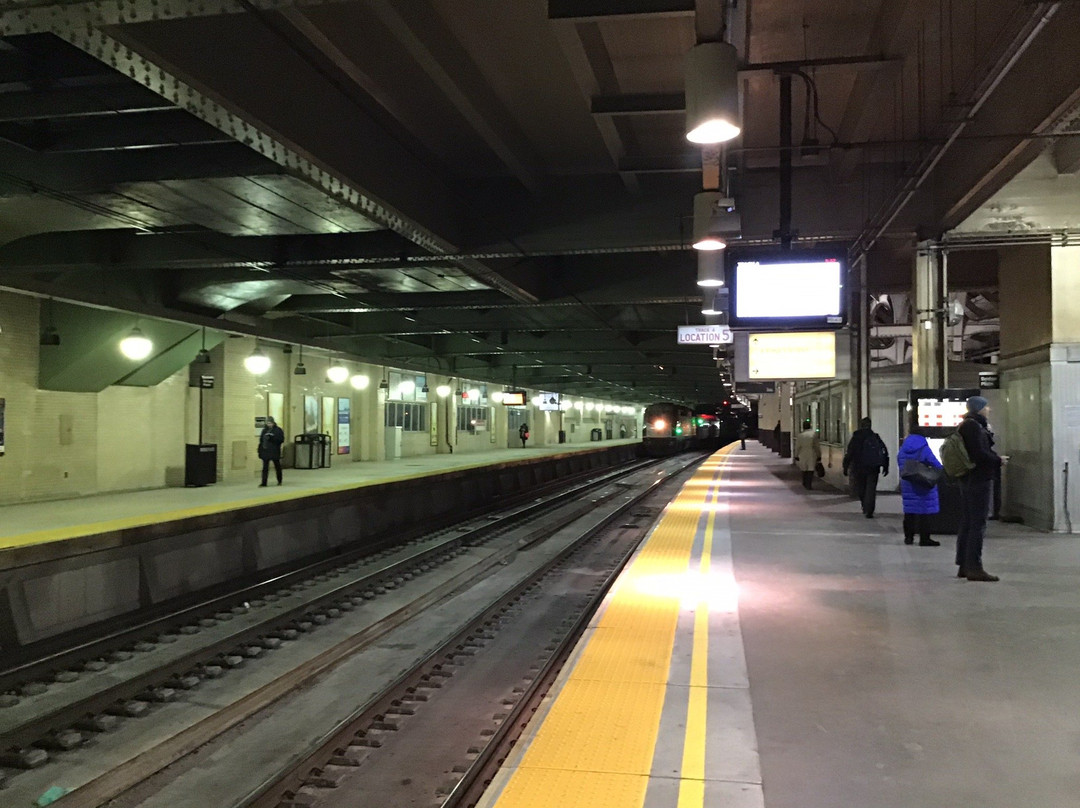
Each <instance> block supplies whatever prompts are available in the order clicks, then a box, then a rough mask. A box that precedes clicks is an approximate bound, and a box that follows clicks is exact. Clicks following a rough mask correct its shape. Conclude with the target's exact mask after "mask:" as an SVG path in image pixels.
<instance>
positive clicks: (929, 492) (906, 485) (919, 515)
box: [896, 418, 941, 547]
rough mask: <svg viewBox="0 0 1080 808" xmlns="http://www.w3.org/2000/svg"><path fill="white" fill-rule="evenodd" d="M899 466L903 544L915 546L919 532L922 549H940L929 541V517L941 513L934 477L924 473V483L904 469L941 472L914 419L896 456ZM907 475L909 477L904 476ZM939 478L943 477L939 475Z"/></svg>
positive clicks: (939, 464)
mask: <svg viewBox="0 0 1080 808" xmlns="http://www.w3.org/2000/svg"><path fill="white" fill-rule="evenodd" d="M896 463H897V465H898V466H899V467H900V495H901V498H902V499H903V501H904V544H914V543H915V534H916V533H918V534H919V546H920V547H939V546H941V542H939V541H934V540H933V539H932V538H930V516H931V515H933V514H935V513H937V512H938V511H939V510H940V504H939V500H938V489H937V484H936V483H935V484H932V485H931V484H929V483H930V480H931V479H932V478H933V477H934V476H935V475H934V474H933V473H929V474H926V473H924V481H919V480H918V479H916V478H915V477H914V476H912V475H910V473H909V472H905V468H904V467H905V466H906V465H909V464H916V467H917V466H924V467H926V468H927V469H939V470H940V469H941V461H939V460H938V459H937V455H935V454H934V451H933V449H931V448H930V444H929V443H927V442H926V438H925V437H924V436H923V434H922V432H921V431H920V430H919V423H918V421H917V420H915V419H914V418H912V421H911V424H910V425H909V427H908V436H907V437H906V438H904V442H903V443H902V444H900V451H898V452H897V453H896ZM909 468H910V466H909ZM916 470H917V468H916ZM906 473H907V474H909V476H904V475H905V474H906ZM937 476H939V477H940V472H939V474H938V475H937Z"/></svg>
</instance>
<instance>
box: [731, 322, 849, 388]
mask: <svg viewBox="0 0 1080 808" xmlns="http://www.w3.org/2000/svg"><path fill="white" fill-rule="evenodd" d="M747 365H748V370H749V376H750V379H751V381H755V380H758V379H832V378H835V377H836V333H835V332H834V331H814V332H809V333H807V332H798V331H788V332H782V333H778V334H751V335H750V338H749V340H748V342H747Z"/></svg>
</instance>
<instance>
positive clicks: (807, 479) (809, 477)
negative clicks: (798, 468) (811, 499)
mask: <svg viewBox="0 0 1080 808" xmlns="http://www.w3.org/2000/svg"><path fill="white" fill-rule="evenodd" d="M802 487H803V488H805V489H806V490H807V491H809V490H810V489H811V488H813V487H814V472H812V471H804V472H803V473H802Z"/></svg>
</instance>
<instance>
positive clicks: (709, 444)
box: [641, 399, 750, 457]
mask: <svg viewBox="0 0 1080 808" xmlns="http://www.w3.org/2000/svg"><path fill="white" fill-rule="evenodd" d="M745 418H746V413H745V412H743V411H738V410H736V409H735V408H734V407H733V406H732V402H731V401H730V399H725V400H724V401H722V402H718V403H716V404H700V405H697V406H695V407H693V408H690V407H686V406H684V405H682V404H675V403H673V402H670V401H660V402H657V403H655V404H650V405H649V406H648V407H646V408H645V423H644V424H643V426H642V432H641V434H642V440H641V446H642V453H643V454H644V455H646V456H648V457H664V456H666V455H671V454H675V453H677V452H685V451H691V450H698V451H706V450H708V451H715V450H716V449H719V448H721V447H722V446H726V445H727V444H729V443H731V442H732V441H734V440H736V439H737V438H738V435H739V425H740V424H742V423H745ZM748 426H750V425H749V424H748Z"/></svg>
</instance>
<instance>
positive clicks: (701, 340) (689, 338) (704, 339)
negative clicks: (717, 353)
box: [677, 325, 735, 346]
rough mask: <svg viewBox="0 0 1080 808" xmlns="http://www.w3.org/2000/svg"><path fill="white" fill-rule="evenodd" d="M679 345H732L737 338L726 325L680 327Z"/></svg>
mask: <svg viewBox="0 0 1080 808" xmlns="http://www.w3.org/2000/svg"><path fill="white" fill-rule="evenodd" d="M677 339H678V343H679V345H705V346H708V345H730V344H731V343H732V342H734V340H735V337H734V336H733V335H732V333H731V329H730V328H728V327H727V326H726V325H680V326H679V332H678V338H677Z"/></svg>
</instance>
